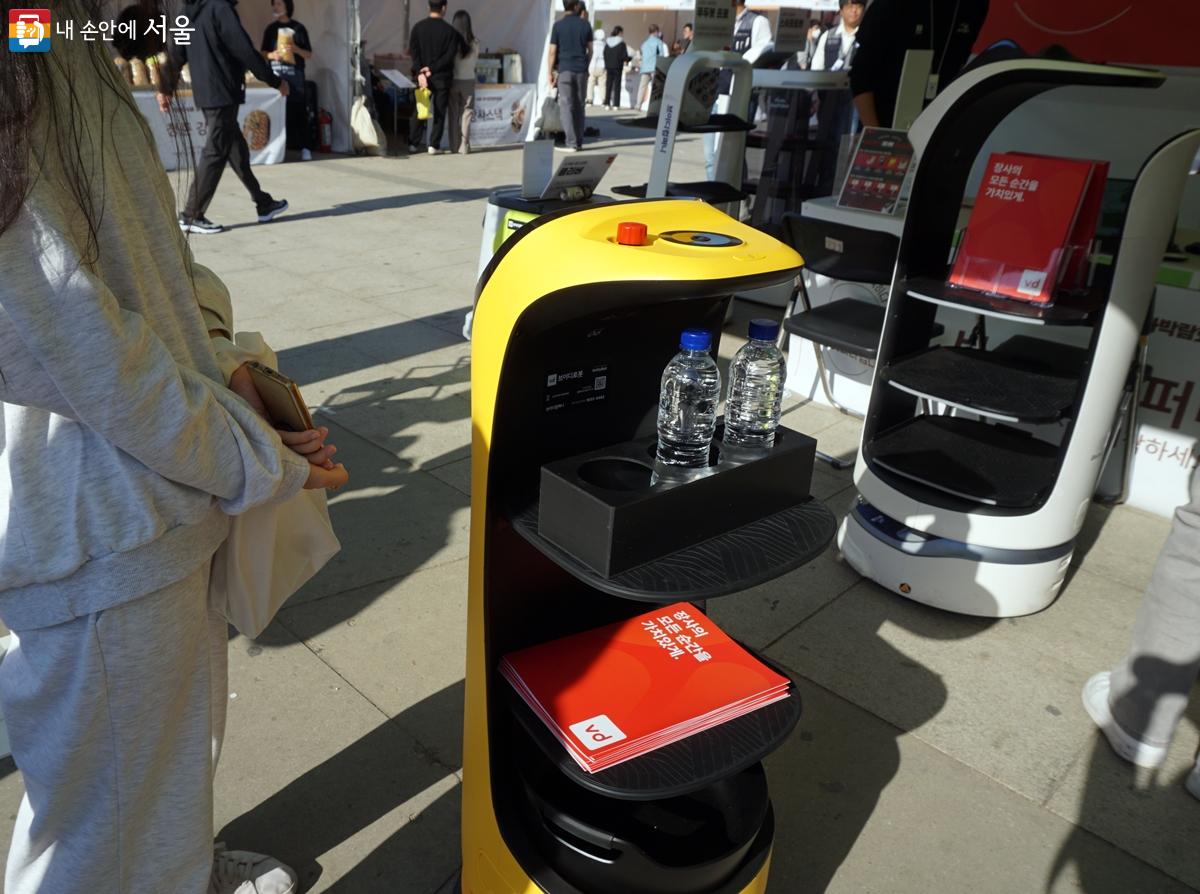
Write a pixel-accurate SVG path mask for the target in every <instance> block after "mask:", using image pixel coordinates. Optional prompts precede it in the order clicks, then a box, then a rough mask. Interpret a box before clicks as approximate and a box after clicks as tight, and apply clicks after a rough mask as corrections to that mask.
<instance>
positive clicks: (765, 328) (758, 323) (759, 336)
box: [750, 320, 779, 341]
mask: <svg viewBox="0 0 1200 894" xmlns="http://www.w3.org/2000/svg"><path fill="white" fill-rule="evenodd" d="M778 336H779V324H778V323H776V322H775V321H774V320H751V321H750V337H751V338H752V339H754V340H755V341H775V339H776V338H777V337H778Z"/></svg>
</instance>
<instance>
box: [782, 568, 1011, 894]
mask: <svg viewBox="0 0 1200 894" xmlns="http://www.w3.org/2000/svg"><path fill="white" fill-rule="evenodd" d="M860 597H861V588H855V589H854V590H851V591H848V593H847V594H843V595H842V596H840V597H839V599H853V598H860ZM836 602H837V600H835V602H834V603H833V604H836ZM861 602H862V606H861V608H860V610H859V611H857V612H856V614H855V616H854V618H853V621H852V623H853V628H852V629H848V630H847V631H846V633H845V636H846V639H845V643H846V646H847V651H848V652H851V651H852V652H853V655H854V656H857V657H848V658H847V659H846V662H844V664H843V667H841V668H839V669H838V670H837V672H836V676H837V677H838V678H839V680H840V679H841V678H843V677H849V678H853V677H857V678H858V681H860V682H851V684H850V685H849V686H841V685H839V686H838V689H839V690H841V691H840V692H835V691H831V690H829V689H827V688H825V686H823V685H820V684H817V683H814V682H812V681H810V680H808V679H806V678H805V677H804V674H803V672H802V671H799V670H796V668H795V665H797V664H800V660H799V659H800V658H802V656H803V653H804V652H805V651H807V649H806V647H804V646H803V645H799V646H798V653H799V656H798V657H793V656H792V655H788V656H787V657H785V658H782V660H783V663H784V664H785V666H787V665H788V663H789V661H790V662H791V665H792V666H791V667H790V670H791V672H792V674H793V676H794V677H796V678H797V682H798V687H799V692H800V695H801V698H803V699H804V703H805V711H804V714H803V716H802V717H801V718H800V726H799V729H798V730H797V732H796V733H795V734H794V735H793V736H792V737H791V739H790V740H789V741H788V742H787V744H786V745H785V746H784V747H783V748H782V749H781V750H780V751H778V752H777V753H776V754H774V755H772V756H771V757H770V758H768V760H767V769H768V771H769V772H770V774H771V792H772V799H773V800H774V802H775V807H776V818H777V820H778V822H779V827H778V832H777V837H776V842H775V851H774V855H773V857H772V865H771V889H772V890H779V891H787V892H794V894H819V892H823V891H825V890H826V889H827V888H828V887H829V885H830V884H831V883H832V881H833V880H834V878H836V876H837V873H838V870H839V868H840V867H841V865H842V863H843V862H844V861H845V860H846V858H847V856H848V855H849V854H850V852H851V851H852V850H853V849H854V847H855V844H856V842H857V841H858V839H859V837H860V835H861V834H862V831H863V829H864V828H865V827H866V825H867V823H868V821H869V820H870V818H871V815H872V814H873V813H874V811H875V808H876V806H877V805H878V803H879V799H880V796H881V795H882V793H883V791H884V790H885V789H886V788H887V786H888V785H889V784H890V783H891V781H892V780H893V779H894V778H895V777H896V775H897V773H898V772H899V770H900V763H901V754H900V747H899V744H898V743H897V740H898V739H899V738H900V737H901V736H903V735H905V734H906V733H907V732H909V731H912V730H915V729H917V728H919V727H921V726H922V725H923V724H925V723H927V722H928V721H930V720H931V719H933V718H934V717H935V716H937V714H938V712H939V711H941V709H942V707H943V706H944V705H945V704H946V699H947V695H948V691H947V689H946V684H945V682H944V681H943V680H942V678H941V676H940V675H938V674H937V673H935V672H934V671H932V670H930V669H929V668H927V667H925V666H924V665H922V664H920V663H919V662H917V661H915V660H913V659H912V658H910V657H909V656H908V655H906V654H904V653H903V652H901V651H900V650H898V649H896V648H895V647H894V646H893V645H891V644H890V643H888V642H887V641H886V640H885V639H884V638H883V637H882V636H880V635H879V633H878V631H879V630H880V629H881V628H882V627H883V626H884V625H885V624H886V625H893V626H900V627H903V628H904V629H905V630H907V631H908V632H909V633H912V634H916V635H918V636H921V637H924V638H928V639H934V640H965V639H969V638H970V637H972V636H975V635H977V634H979V633H982V632H983V631H984V630H986V629H987V628H989V627H990V626H992V624H994V623H995V621H993V620H990V619H985V618H970V617H967V616H965V615H953V614H950V613H947V612H941V611H938V610H936V609H932V608H928V607H926V606H922V605H917V604H915V603H914V604H911V605H908V604H905V605H900V604H899V597H895V596H893V595H891V594H888V593H886V592H884V591H882V590H880V591H879V592H878V598H873V597H872V598H862V599H861ZM868 638H870V639H868ZM788 651H791V650H788ZM793 654H794V653H793ZM771 655H772V657H774V658H776V659H777V660H779V659H781V657H782V656H781V653H780V651H778V650H776V651H772V652H771ZM870 678H874V681H873V682H872V681H871V679H870ZM861 681H865V682H861ZM860 686H862V687H865V688H870V689H874V690H875V692H874V695H875V697H876V698H878V697H879V694H880V692H881V691H883V690H886V689H887V688H889V687H894V690H895V695H894V699H892V704H891V705H890V706H889V710H888V711H887V713H888V715H889V716H888V718H887V719H883V718H882V717H880V716H872V714H873V713H874V712H872V709H871V707H870V704H871V702H872V698H870V697H867V698H864V697H863V696H864V693H863V692H862V691H859V687H860ZM858 706H866V707H865V708H864V707H858ZM917 821H919V818H916V817H914V822H917Z"/></svg>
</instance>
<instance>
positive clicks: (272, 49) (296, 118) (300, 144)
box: [262, 0, 313, 161]
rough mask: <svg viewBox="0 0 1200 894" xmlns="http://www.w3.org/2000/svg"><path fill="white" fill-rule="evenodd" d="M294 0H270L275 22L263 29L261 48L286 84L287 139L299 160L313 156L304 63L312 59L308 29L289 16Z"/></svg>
mask: <svg viewBox="0 0 1200 894" xmlns="http://www.w3.org/2000/svg"><path fill="white" fill-rule="evenodd" d="M295 11H296V6H295V3H294V2H293V0H271V12H272V14H273V15H274V16H275V21H273V22H272V23H271V24H269V25H267V27H266V29H265V30H264V31H263V39H262V51H263V55H264V56H266V58H267V61H268V62H270V63H271V71H273V72H275V74H277V75H279V77H281V78H282V79H283V80H285V81H287V84H288V95H287V141H288V148H289V149H299V150H300V160H301V161H310V160H311V159H312V149H313V138H312V127H311V125H310V124H309V120H308V89H307V87H306V86H305V79H304V64H305V63H306V62H307V61H308V60H309V59H311V58H312V54H313V49H312V43H311V42H310V41H309V39H308V29H307V28H305V27H304V26H303V25H302V24H300V23H299V22H297V21H296V20H295V19H294V18H293V17H292V16H293V14H294V13H295Z"/></svg>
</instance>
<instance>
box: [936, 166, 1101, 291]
mask: <svg viewBox="0 0 1200 894" xmlns="http://www.w3.org/2000/svg"><path fill="white" fill-rule="evenodd" d="M1107 178H1108V162H1106V161H1091V160H1088V159H1077V158H1055V157H1052V156H1048V155H1030V154H1027V153H1024V152H1009V153H999V152H997V153H993V154H992V155H991V157H990V158H988V164H987V168H986V169H985V171H984V177H983V181H982V182H981V183H980V184H979V194H978V195H977V196H976V197H975V207H974V208H973V209H972V211H971V219H970V220H969V221H968V222H967V229H966V233H965V234H964V236H963V240H962V244H961V245H960V246H959V248H958V253H957V255H956V256H955V260H954V269H953V271H952V272H951V274H950V282H951V283H952V284H954V285H958V286H966V287H967V288H970V289H978V290H981V291H984V292H991V293H993V294H997V295H1004V296H1006V297H1009V298H1017V299H1019V300H1021V301H1033V302H1037V303H1039V304H1047V303H1049V302H1051V301H1052V300H1053V296H1054V292H1055V290H1056V289H1066V290H1078V289H1082V288H1084V287H1085V286H1086V284H1087V272H1088V256H1089V254H1090V252H1091V247H1092V239H1093V238H1094V236H1095V234H1096V223H1097V221H1098V219H1099V217H1100V209H1101V204H1102V202H1103V199H1104V184H1105V181H1106V180H1107Z"/></svg>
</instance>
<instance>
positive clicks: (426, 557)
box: [0, 127, 1200, 894]
mask: <svg viewBox="0 0 1200 894" xmlns="http://www.w3.org/2000/svg"><path fill="white" fill-rule="evenodd" d="M605 132H606V133H613V134H615V135H616V138H615V139H614V140H611V141H608V142H606V145H614V146H617V147H618V148H619V151H620V152H621V158H620V159H619V161H618V162H617V165H616V169H615V170H614V172H613V173H612V174H611V175H610V177H611V178H612V179H611V181H610V183H627V182H640V181H641V180H644V176H645V172H646V171H647V170H648V158H649V150H648V145H647V137H646V136H645V135H644V133H643V132H635V131H627V130H626V131H620V132H618V131H616V130H615V129H614V128H612V127H606V128H605ZM681 154H682V156H683V160H682V162H681V168H682V169H683V170H682V171H681V172H680V175H679V179H699V178H700V177H701V176H702V167H701V165H700V153H699V144H698V142H696V141H694V140H693V141H690V142H685V143H684V144H683V146H682V147H681ZM258 171H259V173H260V176H261V177H262V180H263V182H264V184H265V186H266V188H267V189H269V190H270V191H272V192H273V193H274V194H275V195H277V196H284V197H287V198H288V199H289V200H290V201H291V203H292V212H291V213H290V214H289V215H288V216H287V217H284V218H281V219H280V220H279V221H277V222H276V223H274V224H272V225H270V226H258V225H256V224H253V223H251V221H252V220H253V218H252V216H251V211H252V208H251V206H250V204H249V202H248V201H247V200H246V198H245V195H244V193H243V192H242V191H241V188H240V186H239V185H238V184H237V182H236V181H235V180H234V179H233V178H232V177H227V178H226V180H225V181H224V182H223V183H222V185H221V190H220V193H219V195H218V197H217V201H216V203H215V205H214V207H213V209H212V212H211V216H212V217H213V218H214V219H216V220H219V221H222V222H226V223H229V224H232V225H234V229H233V230H232V231H231V232H229V233H227V234H224V235H221V236H217V237H207V238H205V237H196V238H195V239H194V245H195V249H196V253H197V255H198V256H199V258H200V259H201V260H202V261H203V262H204V263H207V264H209V265H211V266H212V267H213V268H215V269H216V270H217V271H218V272H219V273H221V274H222V275H223V276H224V277H225V279H226V281H227V282H228V284H229V286H230V287H231V289H232V291H233V294H234V297H235V302H236V308H237V310H238V312H239V314H240V319H239V321H238V327H239V328H243V329H259V330H262V331H263V332H265V333H266V334H267V336H268V338H269V339H270V340H271V342H272V343H273V344H274V345H275V346H276V347H277V348H278V349H279V350H280V352H281V357H282V365H283V367H284V369H285V370H287V371H288V372H290V373H291V374H292V375H294V376H296V377H298V378H299V379H300V380H301V381H302V382H303V383H304V385H305V391H306V394H307V395H308V397H309V399H310V401H311V402H312V403H313V404H320V405H321V408H322V419H323V421H324V422H326V423H327V424H328V425H329V426H330V427H331V428H332V429H333V432H334V440H335V441H336V442H337V443H338V444H339V446H340V447H341V451H342V452H341V457H340V458H342V459H344V460H345V462H346V463H347V465H348V466H349V467H350V469H351V470H352V474H353V478H352V481H351V484H350V486H349V488H347V489H346V490H344V491H342V492H340V493H338V494H337V496H336V497H335V498H334V499H333V500H332V503H331V507H332V514H333V518H334V521H335V524H336V525H337V527H338V530H339V533H340V534H341V537H342V540H343V542H344V544H345V551H344V552H343V554H342V555H341V556H339V557H338V558H337V559H336V560H335V561H334V562H333V563H332V564H331V565H330V566H329V567H328V568H327V569H326V570H325V571H324V572H323V573H322V574H321V575H320V576H319V577H318V578H317V579H316V580H315V581H314V582H313V583H312V584H311V585H310V586H309V587H307V588H306V589H305V590H304V591H303V592H301V593H300V594H298V595H297V596H296V597H295V599H294V600H293V601H292V602H291V603H290V604H289V606H288V607H287V608H286V609H285V610H284V611H283V612H282V614H281V615H280V617H279V620H278V621H277V623H276V624H275V625H273V627H272V628H271V629H270V630H269V631H268V632H267V634H266V635H265V636H264V637H263V638H262V639H260V640H259V641H258V642H256V643H251V642H248V641H246V640H245V639H243V638H241V637H236V638H234V639H232V640H231V642H230V652H231V663H232V668H231V690H232V692H231V695H230V726H229V736H228V740H227V746H226V749H225V754H224V757H223V760H222V765H221V769H220V773H219V774H218V778H217V796H218V805H217V811H218V820H217V826H218V831H219V835H220V837H222V838H223V839H225V840H227V841H228V842H229V843H230V844H231V845H232V846H237V847H249V848H253V849H257V850H263V851H268V852H271V853H275V854H277V855H278V856H280V857H281V858H284V859H286V860H288V861H289V862H291V863H292V864H293V865H295V866H296V868H297V869H298V870H300V871H301V873H302V875H303V877H304V880H305V884H306V885H307V886H308V888H307V889H308V890H312V891H332V892H342V894H375V892H380V894H382V892H388V894H392V892H401V894H435V892H437V894H441V892H446V894H448V892H450V891H452V890H454V889H455V875H456V871H457V867H458V862H459V852H458V823H459V783H460V767H461V762H460V754H461V746H460V742H459V738H460V730H461V719H460V718H461V711H462V694H463V686H462V672H463V661H464V644H463V624H464V612H465V598H466V572H467V559H466V557H467V534H468V531H467V527H468V513H469V500H470V496H469V490H470V487H469V481H468V479H469V475H468V462H469V459H468V452H469V448H468V443H469V435H470V422H469V413H470V406H469V397H468V391H469V387H470V352H469V350H468V347H467V345H466V344H465V343H464V342H463V341H462V340H461V338H460V337H459V336H458V334H457V333H458V329H459V326H460V323H461V316H462V313H463V311H464V310H465V309H466V308H467V306H468V305H469V303H470V300H471V296H472V287H473V282H474V279H475V265H476V258H477V253H478V242H479V224H480V221H481V218H482V212H483V200H484V198H485V196H486V195H487V192H488V190H489V188H491V187H492V186H495V185H499V184H502V183H511V182H515V181H516V180H517V179H518V178H519V175H520V156H519V154H518V153H517V152H515V151H499V152H485V153H478V154H476V155H473V156H471V157H469V158H458V157H443V158H429V157H426V156H421V157H417V158H413V159H404V158H401V159H336V160H324V161H320V162H314V163H311V164H304V165H300V164H289V165H285V166H279V167H274V168H269V169H258ZM549 260H550V259H548V261H549ZM757 310H759V311H761V308H758V309H757ZM750 311H751V309H749V308H745V307H742V308H739V309H738V317H739V318H741V317H745V316H747V315H748V314H749V313H750ZM731 328H732V327H731ZM736 346H737V344H736V340H735V339H733V338H727V339H725V342H724V344H723V351H722V353H723V354H724V355H725V356H728V355H729V354H731V353H732V351H733V350H734V349H735V348H736ZM787 422H788V424H789V425H791V426H793V427H795V428H798V429H800V430H802V431H806V432H808V433H810V434H813V435H814V436H815V437H817V438H818V440H819V441H820V444H821V448H822V449H823V450H825V451H827V452H830V453H834V454H839V455H845V456H849V455H850V454H852V452H853V451H854V449H855V448H856V444H857V431H858V428H857V424H856V423H855V422H854V421H853V420H851V419H848V418H846V417H842V416H840V415H838V414H836V413H833V412H830V411H827V410H824V409H821V408H819V407H815V406H812V405H807V406H804V405H796V406H791V407H790V408H789V410H788V418H787ZM814 492H815V494H816V496H817V497H819V498H821V499H823V500H825V501H827V502H828V504H829V505H830V506H831V507H832V508H833V509H834V510H835V511H838V512H841V511H843V510H844V508H845V506H846V505H847V503H848V501H849V500H850V499H851V497H852V488H851V481H850V478H849V475H848V473H843V474H835V473H833V472H831V471H829V470H828V468H826V467H821V468H818V469H817V472H816V479H815V483H814ZM1166 530H1167V525H1166V523H1165V522H1164V521H1162V520H1161V519H1157V518H1154V517H1151V516H1147V515H1144V514H1142V513H1139V512H1137V511H1133V510H1128V509H1119V510H1117V511H1115V512H1111V513H1110V512H1107V511H1105V510H1101V509H1098V508H1097V509H1095V510H1093V513H1092V515H1091V516H1090V518H1089V521H1088V526H1087V530H1086V532H1085V536H1084V538H1083V544H1082V546H1081V549H1080V551H1079V553H1078V558H1077V560H1076V568H1075V570H1074V573H1073V575H1072V577H1071V580H1070V583H1069V585H1068V586H1067V588H1066V590H1065V591H1064V593H1063V595H1062V597H1061V598H1060V599H1059V600H1058V602H1057V603H1056V604H1055V605H1054V606H1053V607H1051V608H1050V609H1048V610H1047V611H1045V612H1043V613H1041V614H1039V615H1037V616H1035V617H1031V618H1023V619H1019V620H1010V621H999V622H991V621H984V620H975V619H969V618H963V617H955V616H951V615H947V614H944V613H940V612H936V611H933V610H929V609H925V608H922V607H920V606H917V605H914V604H911V603H907V602H905V601H903V600H900V599H898V598H895V597H893V596H891V595H889V594H888V593H886V592H884V591H882V590H880V589H879V588H877V587H875V586H874V585H872V584H870V583H867V582H864V581H862V580H860V579H859V578H858V577H857V575H855V574H854V573H853V572H852V571H851V570H850V569H849V568H847V567H846V566H844V565H842V564H839V562H838V561H837V560H836V559H835V558H834V557H833V556H832V555H826V556H825V557H823V558H821V559H819V560H817V561H815V562H813V563H812V564H811V565H809V566H808V567H805V568H802V569H800V570H799V571H796V572H795V573H793V574H790V575H788V576H787V577H785V578H783V579H780V580H778V581H775V582H774V583H772V584H769V585H766V586H763V587H759V588H757V589H755V590H753V591H751V592H750V593H748V594H746V595H745V596H742V597H741V598H740V599H736V600H732V599H731V600H727V601H725V602H722V603H719V604H718V603H714V604H713V606H714V607H713V613H714V615H715V616H716V617H717V618H718V619H719V620H720V621H721V623H722V624H724V625H725V626H726V627H727V628H728V629H729V630H731V632H733V633H735V634H736V635H739V636H741V637H742V638H744V639H746V640H747V641H748V642H750V643H751V644H753V645H754V646H757V647H759V648H763V649H765V650H766V652H767V654H768V655H770V656H771V657H772V658H773V659H775V660H776V661H778V662H781V663H782V664H784V665H786V666H787V667H788V668H790V669H791V670H792V671H793V672H794V673H795V674H796V675H797V676H798V677H799V678H800V679H801V692H802V694H803V697H804V701H805V714H804V718H803V720H802V722H801V730H800V732H799V733H798V734H797V735H795V736H793V737H792V739H791V741H790V742H789V743H788V745H787V746H786V747H785V748H783V750H781V751H780V752H778V753H777V754H775V755H774V756H772V758H771V759H770V760H769V761H768V768H769V771H770V773H771V777H772V783H773V789H772V792H773V797H774V799H775V804H776V810H777V817H778V823H779V834H778V841H777V847H776V851H775V859H774V866H773V872H772V883H771V891H772V892H774V894H793V892H819V891H830V892H888V894H910V892H911V894H926V892H967V891H970V892H974V894H992V892H995V894H1013V892H1035V891H1052V892H1066V891H1086V892H1121V894H1136V892H1147V894H1174V892H1184V891H1188V890H1197V889H1200V858H1198V857H1197V850H1196V847H1197V845H1196V842H1197V841H1198V840H1200V803H1197V802H1195V801H1194V800H1192V799H1190V798H1189V797H1188V796H1187V795H1186V794H1185V793H1184V792H1183V790H1182V788H1181V786H1180V780H1181V778H1182V776H1183V775H1184V773H1185V770H1186V768H1187V766H1188V765H1189V763H1190V761H1191V759H1192V756H1193V755H1194V754H1195V752H1196V749H1197V742H1198V733H1197V726H1198V725H1200V716H1198V714H1197V713H1196V712H1195V711H1193V714H1192V715H1191V717H1190V718H1189V720H1188V721H1187V722H1186V723H1185V724H1184V728H1183V730H1182V732H1181V734H1180V735H1179V737H1178V740H1177V741H1176V743H1175V745H1174V748H1173V749H1172V752H1171V760H1170V762H1169V763H1168V765H1167V767H1166V768H1165V769H1163V770H1162V771H1159V772H1157V773H1150V774H1138V775H1135V774H1134V773H1133V772H1132V771H1131V770H1130V769H1129V768H1128V767H1127V766H1126V765H1123V764H1121V763H1120V762H1119V761H1118V760H1117V759H1116V758H1114V757H1113V756H1112V755H1111V754H1110V753H1109V751H1108V749H1107V747H1106V746H1104V745H1103V744H1102V743H1101V742H1100V740H1099V739H1098V737H1097V735H1096V734H1095V733H1094V731H1093V729H1092V727H1091V725H1090V723H1089V722H1088V720H1087V718H1086V717H1085V715H1084V713H1083V710H1082V708H1081V707H1080V704H1079V690H1080V687H1081V686H1082V684H1083V682H1084V680H1085V679H1087V677H1088V676H1089V675H1090V674H1091V673H1093V672H1094V671H1096V670H1098V669H1102V668H1104V667H1107V666H1109V665H1110V664H1111V663H1112V662H1113V661H1114V660H1115V659H1116V658H1117V657H1118V656H1119V655H1120V654H1121V653H1122V650H1123V648H1124V646H1125V644H1126V642H1127V638H1128V633H1129V629H1130V627H1131V624H1132V619H1133V614H1134V611H1135V609H1136V606H1137V604H1138V601H1139V599H1140V594H1141V590H1142V588H1143V586H1144V585H1145V583H1146V581H1147V580H1148V578H1149V573H1150V568H1151V565H1152V562H1153V558H1154V556H1155V555H1156V553H1157V551H1158V548H1159V546H1160V544H1161V542H1162V540H1163V538H1164V536H1165V534H1166ZM1193 704H1194V705H1195V704H1197V701H1195V700H1194V702H1193ZM19 793H20V782H19V776H18V774H16V773H15V772H14V771H13V769H12V766H11V762H9V763H8V765H7V774H6V775H5V776H4V778H3V780H0V798H2V799H3V803H5V804H7V805H9V808H8V810H7V811H6V812H4V813H0V817H3V818H5V819H6V821H7V823H11V816H12V814H13V813H14V812H15V808H16V803H17V800H18V797H19ZM1189 886H1190V887H1189ZM154 894H157V892H154Z"/></svg>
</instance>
